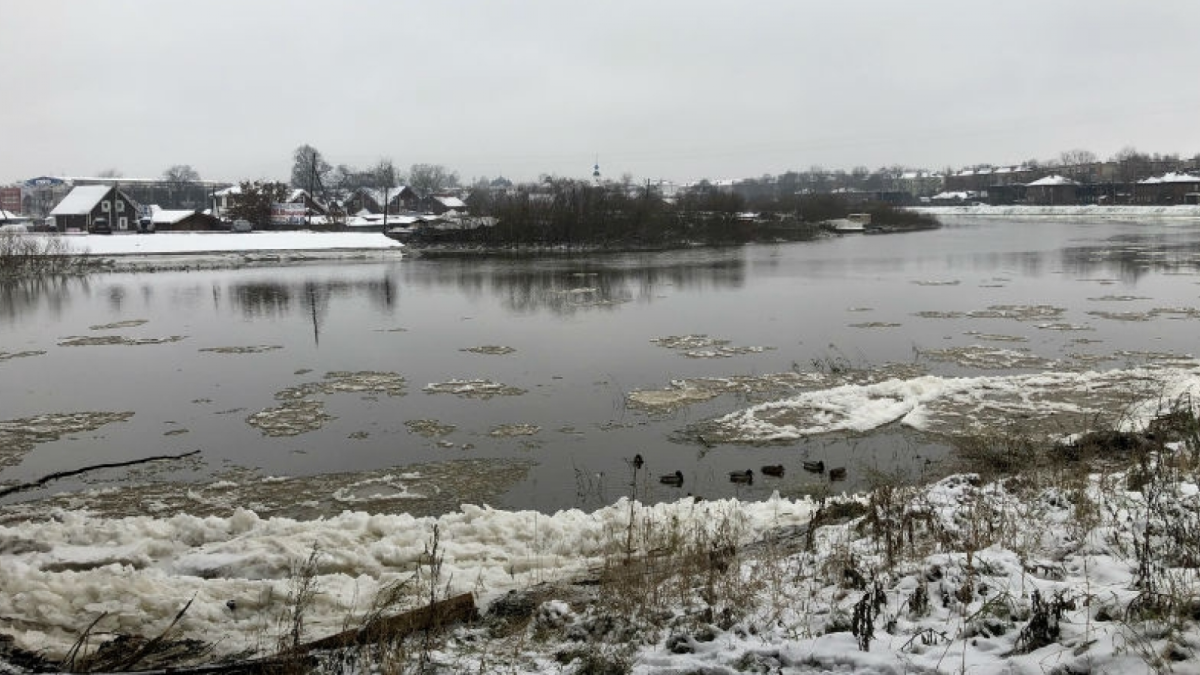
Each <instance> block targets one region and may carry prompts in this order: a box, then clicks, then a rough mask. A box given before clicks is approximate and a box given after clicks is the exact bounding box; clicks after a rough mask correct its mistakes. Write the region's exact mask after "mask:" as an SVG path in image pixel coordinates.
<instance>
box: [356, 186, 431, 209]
mask: <svg viewBox="0 0 1200 675" xmlns="http://www.w3.org/2000/svg"><path fill="white" fill-rule="evenodd" d="M418 201H420V199H419V197H418V196H417V193H416V191H414V190H413V189H412V188H410V187H408V186H407V185H397V186H396V187H393V188H388V189H387V190H386V191H385V190H382V189H375V188H359V189H357V190H355V191H354V192H353V193H351V195H350V197H349V198H347V199H346V212H347V213H360V212H362V211H366V212H368V213H383V212H384V204H385V202H386V205H387V212H388V213H401V212H403V211H411V210H413V209H414V208H415V207H416V206H417V203H418Z"/></svg>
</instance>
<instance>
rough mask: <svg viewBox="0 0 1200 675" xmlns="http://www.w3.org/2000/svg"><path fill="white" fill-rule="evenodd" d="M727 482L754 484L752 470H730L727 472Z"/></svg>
mask: <svg viewBox="0 0 1200 675" xmlns="http://www.w3.org/2000/svg"><path fill="white" fill-rule="evenodd" d="M729 482H731V483H744V484H746V485H753V484H754V472H753V471H751V470H750V469H746V470H745V471H731V472H729Z"/></svg>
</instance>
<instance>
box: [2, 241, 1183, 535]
mask: <svg viewBox="0 0 1200 675" xmlns="http://www.w3.org/2000/svg"><path fill="white" fill-rule="evenodd" d="M1198 284H1200V223H1196V222H1194V221H1190V220H1161V221H1149V222H1121V221H1081V220H1069V219H1029V220H1017V219H997V218H987V219H982V218H981V219H966V218H959V219H947V220H945V221H944V226H943V227H942V228H941V229H939V230H935V231H928V232H917V233H909V234H888V235H878V236H874V235H847V236H841V237H835V238H829V239H825V240H821V241H817V242H810V243H788V244H778V245H752V246H745V247H734V248H716V249H710V248H703V249H694V250H686V251H672V252H665V253H645V254H640V253H639V254H619V255H588V256H578V257H545V258H522V259H515V260H510V259H455V260H447V259H422V258H420V257H408V258H405V259H403V260H400V261H393V262H382V263H381V262H357V263H350V262H345V263H316V264H302V265H294V266H276V267H257V268H246V269H235V270H215V271H190V272H185V271H180V272H153V273H150V272H147V273H120V274H99V275H93V276H90V277H88V278H86V279H80V280H69V281H61V282H58V281H52V282H37V283H23V284H18V285H15V286H10V287H5V288H0V382H2V383H3V384H2V385H0V442H2V443H3V444H4V445H6V446H7V447H6V448H4V449H0V487H3V486H4V485H11V484H16V483H20V482H25V481H32V480H35V479H37V478H39V477H41V476H44V475H47V474H50V473H53V472H60V471H67V470H72V469H76V468H79V467H83V466H87V465H95V464H104V463H120V462H128V461H131V460H137V459H140V458H146V457H151V456H160V455H181V454H184V453H193V452H195V451H198V452H195V454H192V455H189V456H188V457H187V458H185V459H179V460H164V461H161V462H154V463H147V464H140V465H134V466H129V467H113V468H107V469H100V470H96V471H90V472H86V473H84V474H80V475H77V476H70V477H63V478H62V479H60V480H55V481H51V482H48V483H47V484H46V485H45V486H44V487H41V488H37V489H32V490H27V491H23V492H20V493H18V494H13V495H10V496H8V497H5V498H3V499H0V508H4V509H9V510H10V511H11V510H14V509H15V510H23V511H22V512H24V513H29V512H30V510H36V509H38V508H41V507H42V506H44V505H59V506H73V507H78V506H87V507H89V508H96V509H100V510H106V509H107V510H110V511H112V512H114V513H139V512H145V513H163V514H166V513H170V512H174V511H199V512H206V511H208V512H218V511H219V510H220V509H219V508H217V506H214V504H216V503H217V502H220V503H219V506H220V507H221V508H228V507H237V506H247V507H250V508H260V509H264V510H267V511H269V512H277V513H280V514H285V515H297V516H312V515H322V514H327V513H336V512H338V511H339V510H341V509H342V508H368V509H371V510H381V511H387V510H391V511H403V510H409V509H411V510H413V511H423V512H435V511H438V510H446V509H452V508H456V506H457V504H458V503H461V502H463V501H486V502H487V503H489V504H491V505H492V506H495V507H498V508H531V509H537V510H541V511H543V512H553V511H555V510H558V509H562V508H570V507H584V508H591V507H595V506H599V505H601V504H605V503H610V502H611V501H613V500H615V499H616V498H618V497H620V496H622V495H627V494H630V493H631V492H632V493H636V495H637V496H638V497H639V498H641V499H646V500H651V501H654V500H664V499H675V498H678V497H679V496H681V495H683V494H687V493H691V494H696V495H699V496H706V497H721V496H728V495H738V496H742V497H746V498H751V499H755V498H763V497H766V496H768V495H770V494H771V493H772V492H773V491H776V490H778V491H780V492H782V493H784V494H802V493H812V492H819V491H821V490H828V489H831V488H832V489H837V490H842V489H847V490H850V489H856V488H858V487H862V486H864V485H866V484H867V482H868V481H870V480H872V476H874V475H875V474H876V473H877V472H882V473H885V474H889V475H897V476H905V477H911V478H914V479H915V478H919V477H920V475H921V474H922V473H923V472H924V471H926V470H930V468H931V466H934V465H935V463H936V462H937V461H938V460H940V459H941V458H943V457H944V456H945V455H946V453H947V448H948V447H949V445H950V444H951V443H952V441H951V440H950V438H952V436H953V430H949V429H946V428H944V427H943V428H940V429H938V433H933V432H932V431H931V430H930V429H928V428H922V426H921V425H919V424H908V423H903V421H901V420H898V419H892V420H891V421H888V419H887V418H886V415H884V418H883V422H882V423H870V424H867V425H866V426H868V427H870V428H863V427H862V426H861V425H860V426H858V427H854V428H850V427H853V425H850V427H847V426H845V425H843V426H841V427H839V426H838V425H832V426H826V427H821V426H820V424H817V423H811V424H808V425H807V427H805V428H806V429H807V431H805V432H803V433H799V434H796V435H793V436H791V437H777V438H776V439H775V440H774V441H772V442H761V440H762V439H761V438H751V437H747V436H739V435H738V433H736V432H731V431H730V430H729V428H723V427H722V425H721V424H714V421H715V420H720V419H722V418H723V417H724V416H726V415H729V414H730V413H735V412H738V411H742V410H745V409H746V408H747V407H748V406H750V405H752V404H755V403H761V402H764V401H771V400H775V399H779V398H786V397H788V396H794V395H795V394H796V393H797V392H798V391H801V390H805V391H812V390H816V391H832V390H833V389H835V388H836V387H838V386H841V385H843V384H845V382H846V381H847V380H841V379H838V378H839V377H845V378H850V379H851V380H853V379H854V377H855V376H856V375H858V376H861V377H862V378H865V380H857V381H858V382H859V384H861V383H862V381H870V382H879V381H884V380H891V381H900V382H909V383H912V382H918V383H923V382H925V380H920V379H918V378H921V377H922V376H927V375H932V376H938V377H940V378H943V379H942V380H939V381H941V382H947V381H949V379H947V378H972V377H984V378H1003V377H1007V376H1014V375H1022V374H1034V373H1047V374H1050V373H1063V372H1072V373H1076V372H1087V373H1099V372H1105V371H1112V370H1122V369H1129V368H1132V367H1136V366H1139V365H1142V364H1151V365H1153V364H1159V365H1161V364H1170V365H1172V366H1173V367H1177V368H1184V369H1187V368H1192V367H1194V364H1193V362H1191V361H1190V357H1191V356H1192V354H1193V352H1194V351H1195V349H1196V346H1197V339H1196V338H1197V335H1198V333H1200V331H1198V330H1197V327H1198V326H1200V323H1198V321H1200V310H1197V307H1200V285H1198ZM807 376H813V377H818V380H813V381H809V382H808V383H807V384H804V385H798V384H796V382H795V381H792V380H787V381H785V378H786V377H793V378H794V377H807ZM820 378H825V379H823V380H822V379H820ZM698 381H705V382H708V383H709V385H710V386H711V385H712V383H713V382H718V383H720V384H719V385H716V388H715V389H712V390H711V391H709V392H708V393H706V394H705V395H704V396H700V397H697V398H695V400H690V402H689V400H680V399H679V398H678V397H676V398H672V396H667V397H666V401H667V402H666V404H662V400H661V399H655V398H654V397H653V396H651V395H648V394H646V392H651V393H653V392H659V393H660V394H661V393H663V392H667V393H668V394H669V393H670V392H675V393H678V392H679V391H681V390H682V389H687V387H689V386H691V385H690V384H688V383H693V382H698ZM970 381H971V382H976V381H975V380H970ZM1088 381H1089V382H1090V381H1091V380H1088ZM978 382H979V383H981V384H979V385H978V386H977V387H976V388H977V389H984V388H987V387H988V386H990V383H992V382H993V380H979V381H978ZM1007 382H1010V383H1011V381H1007ZM921 386H926V385H924V384H922V385H921ZM1087 386H1091V385H1087ZM1120 386H1121V385H1118V386H1117V388H1118V389H1119V388H1120ZM681 388H682V389H681ZM1017 388H1019V387H1017ZM864 391H865V390H864ZM1119 394H1120V392H1118V395H1117V396H1115V397H1114V398H1120V395H1119ZM861 396H862V398H861V406H860V405H859V404H854V406H853V407H861V408H862V409H868V408H869V404H870V403H871V402H872V401H873V400H874V399H875V398H877V397H876V395H875V394H871V393H869V392H867V393H864V394H862V395H861ZM1130 396H1132V393H1131V394H1130ZM655 401H657V403H655ZM647 402H650V403H647ZM974 410H976V412H974V413H969V414H967V416H966V417H963V419H967V420H968V421H969V422H970V423H971V424H980V425H983V424H987V423H988V422H989V419H990V415H991V414H992V413H991V412H990V410H991V409H989V408H986V407H983V408H977V409H974ZM959 412H960V413H961V412H962V411H961V410H960V411H959ZM1010 412H1011V411H1010ZM1096 412H1097V411H1096V410H1090V411H1089V412H1088V414H1091V415H1093V416H1095V413H1096ZM103 413H109V414H111V416H108V417H105V416H104V415H103ZM829 414H833V413H829V412H828V410H825V409H824V408H821V406H819V405H818V406H816V407H815V408H814V409H813V410H810V411H809V412H808V413H806V415H808V416H809V417H808V419H809V422H812V421H813V420H817V421H818V422H821V423H824V422H822V420H826V418H827V417H828V416H829ZM837 414H840V415H842V416H843V417H845V415H846V412H845V411H844V410H843V411H841V412H840V413H837ZM1104 414H1112V415H1117V414H1120V410H1111V411H1104ZM960 417H962V416H961V415H960ZM999 417H1003V415H1000V416H999ZM801 426H803V425H801ZM1079 430H1080V429H1078V428H1074V429H1073V428H1069V427H1068V426H1064V427H1063V428H1062V429H1061V431H1062V432H1063V433H1070V432H1072V431H1079ZM948 431H949V432H950V433H949V434H948V433H947V432H948ZM35 432H36V433H35ZM785 436H786V435H785ZM635 454H640V455H641V456H642V457H643V458H644V460H645V466H644V467H643V468H642V469H641V470H640V471H637V472H635V471H634V469H633V467H632V465H631V461H630V460H631V459H632V458H633V457H634V455H635ZM805 460H808V461H816V460H821V461H823V462H825V463H826V464H827V465H828V466H830V467H833V466H843V467H846V469H847V477H846V480H845V481H844V482H840V483H837V484H834V485H832V486H831V485H830V484H829V482H828V478H827V476H825V475H817V474H809V473H807V472H805V471H803V470H802V469H801V467H800V464H801V462H802V461H805ZM766 464H782V465H784V466H785V469H786V474H785V476H784V477H782V478H769V477H763V476H761V475H759V476H758V477H757V479H756V480H755V481H754V483H753V484H750V485H746V484H741V483H732V482H730V480H729V477H728V473H729V472H730V471H734V470H742V469H753V470H754V471H755V472H756V473H757V472H759V467H761V466H762V465H766ZM676 470H678V471H680V472H681V473H682V474H683V475H684V484H683V486H681V487H675V486H670V485H665V484H662V483H660V482H659V481H658V476H659V475H660V474H667V473H673V472H674V471H676ZM114 495H116V497H114ZM268 502H269V503H268ZM297 504H303V505H307V510H304V509H300V508H299V507H296V506H295V505H297Z"/></svg>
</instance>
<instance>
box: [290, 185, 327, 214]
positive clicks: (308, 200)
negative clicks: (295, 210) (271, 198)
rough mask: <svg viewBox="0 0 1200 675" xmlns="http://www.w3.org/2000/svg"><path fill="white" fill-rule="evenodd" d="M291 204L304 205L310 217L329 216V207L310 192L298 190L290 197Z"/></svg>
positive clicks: (293, 191)
mask: <svg viewBox="0 0 1200 675" xmlns="http://www.w3.org/2000/svg"><path fill="white" fill-rule="evenodd" d="M288 203H289V204H304V210H305V211H306V212H307V214H308V215H310V216H325V215H329V206H327V205H326V204H325V203H324V202H322V201H320V200H319V199H317V198H316V197H313V196H312V195H311V194H309V193H308V190H303V189H300V188H296V189H295V190H292V193H291V194H290V195H288Z"/></svg>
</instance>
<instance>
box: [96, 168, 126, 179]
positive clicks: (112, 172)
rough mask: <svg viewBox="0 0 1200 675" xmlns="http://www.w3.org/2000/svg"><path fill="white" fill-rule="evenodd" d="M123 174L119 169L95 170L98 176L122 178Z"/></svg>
mask: <svg viewBox="0 0 1200 675" xmlns="http://www.w3.org/2000/svg"><path fill="white" fill-rule="evenodd" d="M124 176H125V174H124V173H121V170H120V169H104V170H103V171H98V172H96V177H98V178H123V177H124Z"/></svg>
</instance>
